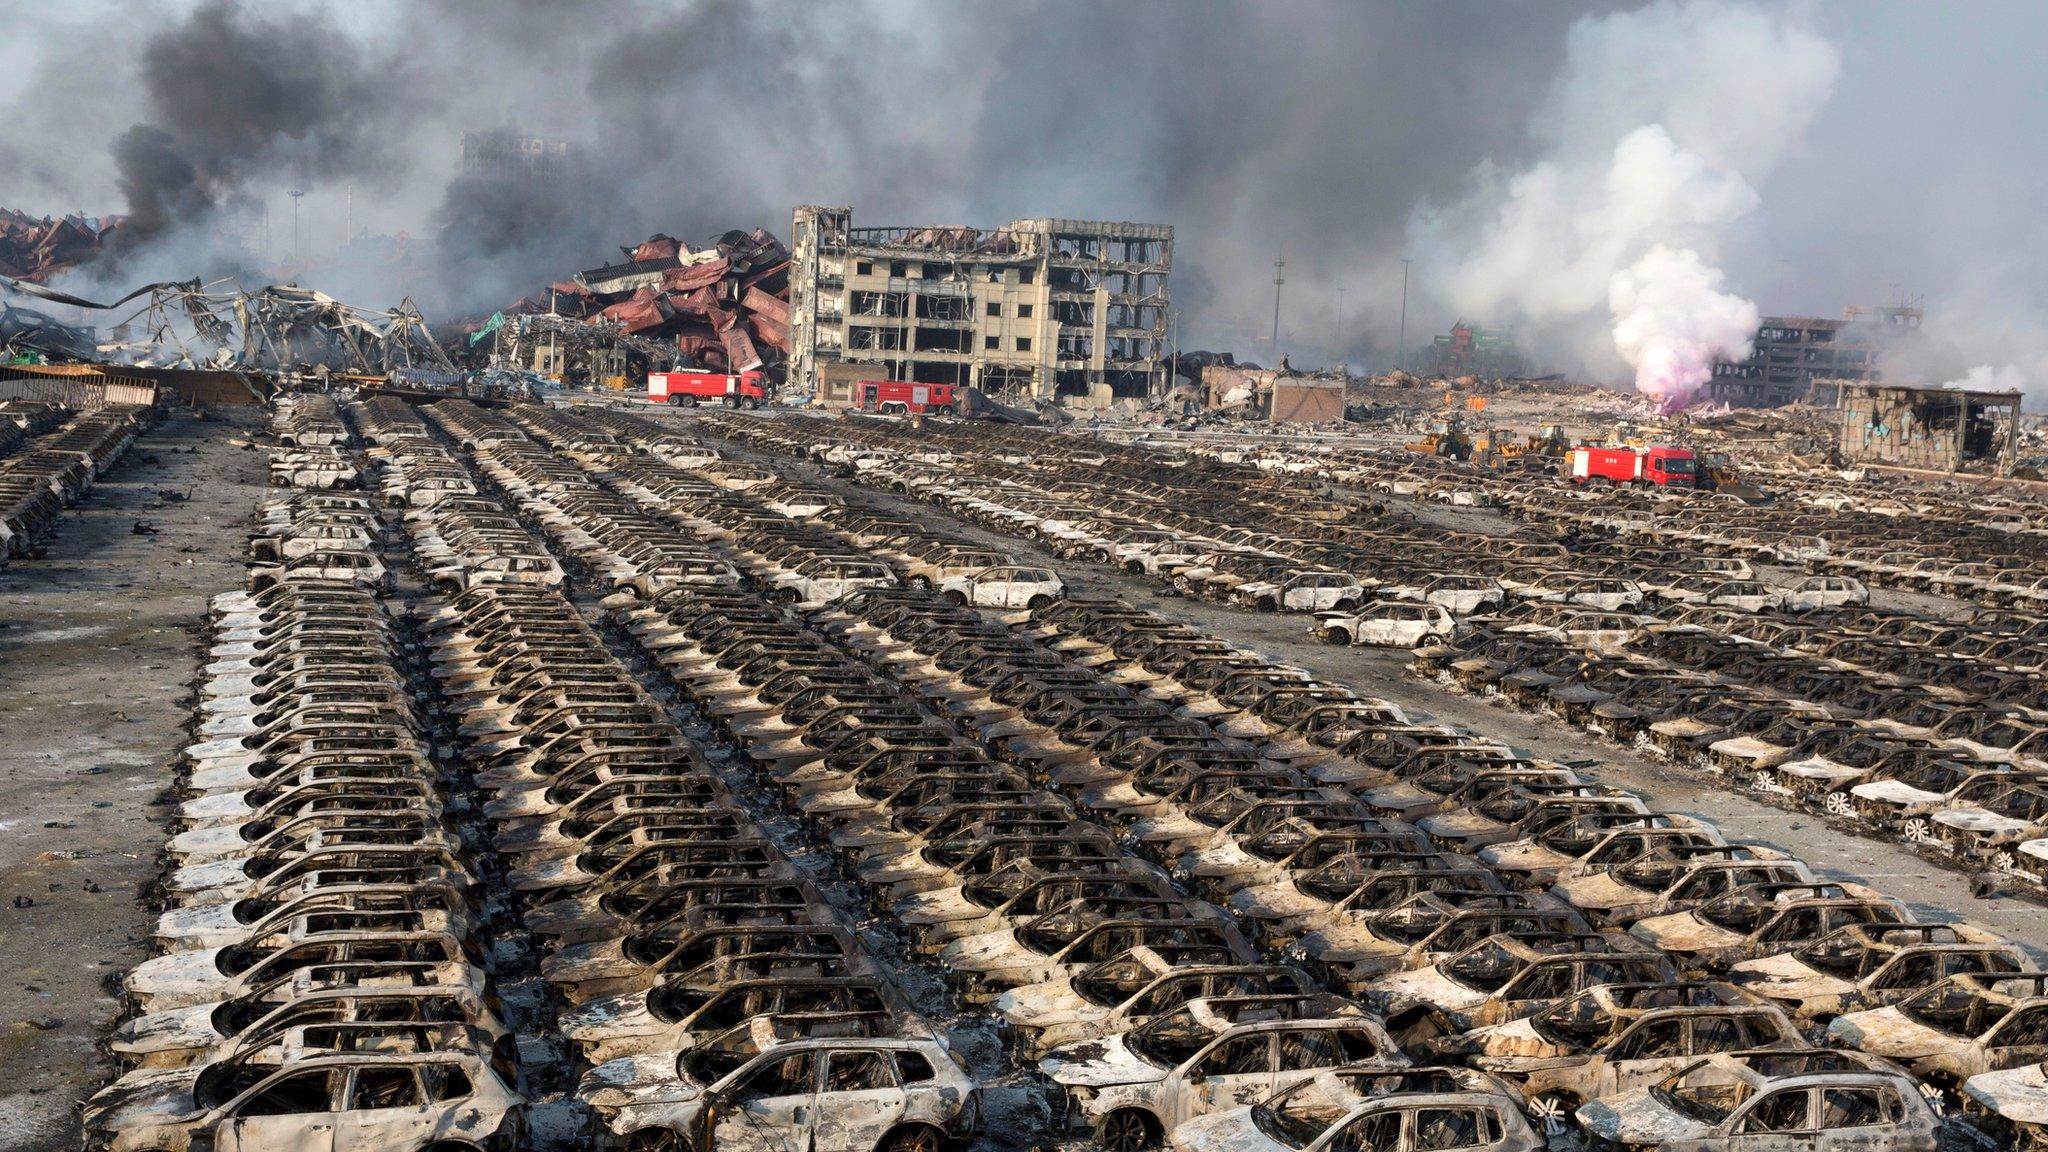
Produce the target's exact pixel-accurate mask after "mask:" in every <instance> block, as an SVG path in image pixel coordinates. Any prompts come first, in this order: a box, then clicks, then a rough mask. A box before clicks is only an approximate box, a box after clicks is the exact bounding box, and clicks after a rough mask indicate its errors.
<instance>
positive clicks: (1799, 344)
mask: <svg viewBox="0 0 2048 1152" xmlns="http://www.w3.org/2000/svg"><path fill="white" fill-rule="evenodd" d="M1920 320H1921V310H1920V309H1918V308H1904V307H1899V308H1864V307H1856V306H1851V307H1849V308H1847V309H1844V310H1843V313H1842V318H1841V319H1840V320H1828V319H1821V318H1817V317H1811V316H1766V317H1764V318H1763V323H1762V324H1761V325H1759V326H1758V328H1757V333H1756V341H1755V345H1754V347H1755V351H1754V352H1752V353H1751V354H1750V356H1749V358H1748V359H1746V360H1742V361H1723V362H1721V363H1718V364H1715V365H1714V375H1713V378H1712V379H1711V380H1709V381H1708V382H1707V393H1706V399H1708V400H1710V401H1717V402H1720V403H1725V404H1729V405H1731V406H1733V407H1737V408H1779V407H1783V406H1784V405H1787V404H1797V403H1800V402H1802V401H1809V400H1811V401H1816V402H1819V403H1822V404H1824V405H1825V404H1831V403H1833V397H1832V396H1831V395H1829V394H1828V393H1831V392H1832V391H1833V389H1834V387H1835V385H1834V384H1833V383H1832V382H1834V381H1867V382H1871V383H1875V382H1878V381H1881V380H1883V379H1884V368H1883V364H1882V357H1883V353H1884V351H1885V348H1886V346H1888V345H1889V344H1891V343H1893V342H1894V341H1895V340H1897V339H1898V338H1899V337H1900V336H1902V335H1905V334H1907V333H1910V332H1916V331H1918V330H1919V328H1920ZM1824 382H1825V383H1824ZM1817 384H1819V385H1823V386H1822V388H1821V390H1820V394H1816V392H1815V386H1816V385H1817Z"/></svg>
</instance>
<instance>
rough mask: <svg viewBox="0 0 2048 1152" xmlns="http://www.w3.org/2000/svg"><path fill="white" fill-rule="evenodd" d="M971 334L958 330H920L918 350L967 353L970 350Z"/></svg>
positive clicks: (918, 333) (918, 331) (918, 332)
mask: <svg viewBox="0 0 2048 1152" xmlns="http://www.w3.org/2000/svg"><path fill="white" fill-rule="evenodd" d="M968 339H969V334H968V333H967V332H964V331H961V330H960V329H958V328H919V329H918V330H917V350H918V351H920V352H965V351H967V350H968V344H967V342H968Z"/></svg>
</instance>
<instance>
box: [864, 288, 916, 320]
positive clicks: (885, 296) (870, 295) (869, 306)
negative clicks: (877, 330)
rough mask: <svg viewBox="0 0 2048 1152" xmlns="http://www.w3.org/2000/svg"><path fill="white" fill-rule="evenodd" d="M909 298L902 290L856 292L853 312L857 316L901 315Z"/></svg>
mask: <svg viewBox="0 0 2048 1152" xmlns="http://www.w3.org/2000/svg"><path fill="white" fill-rule="evenodd" d="M907 299H908V298H907V297H906V296H905V294H904V293H901V292H855V293H854V294H853V312H854V315H856V316H901V315H903V313H904V304H905V302H906V301H907Z"/></svg>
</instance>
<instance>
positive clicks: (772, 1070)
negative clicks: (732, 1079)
mask: <svg viewBox="0 0 2048 1152" xmlns="http://www.w3.org/2000/svg"><path fill="white" fill-rule="evenodd" d="M810 1091H811V1053H809V1052H799V1053H796V1054H795V1055H793V1056H786V1057H784V1058H782V1059H780V1060H774V1061H770V1062H769V1063H767V1064H764V1065H762V1066H761V1067H759V1068H756V1069H755V1070H754V1072H753V1074H752V1075H750V1076H748V1077H747V1078H746V1080H745V1082H743V1083H742V1084H741V1085H740V1086H739V1087H738V1088H737V1089H736V1090H734V1092H733V1102H734V1103H736V1104H744V1103H746V1102H747V1101H749V1100H766V1099H768V1098H769V1097H771V1096H807V1095H809V1094H810Z"/></svg>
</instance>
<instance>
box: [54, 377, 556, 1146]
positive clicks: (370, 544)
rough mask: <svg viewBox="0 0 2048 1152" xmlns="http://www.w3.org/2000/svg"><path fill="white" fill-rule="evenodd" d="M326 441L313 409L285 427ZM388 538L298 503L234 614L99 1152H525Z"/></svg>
mask: <svg viewBox="0 0 2048 1152" xmlns="http://www.w3.org/2000/svg"><path fill="white" fill-rule="evenodd" d="M322 421H327V422H330V427H338V426H339V425H338V417H337V415H336V414H335V412H334V410H333V408H332V407H331V405H321V404H314V405H310V406H308V405H303V404H298V403H289V402H288V403H286V404H283V405H281V406H280V409H279V412H278V414H277V418H276V420H275V427H276V430H277V431H279V432H285V431H287V430H289V429H291V428H294V427H300V428H303V427H306V426H308V425H309V424H315V423H319V422H322ZM325 447H326V449H327V450H329V451H332V452H334V453H337V454H342V455H348V454H349V453H350V449H349V446H348V444H347V440H346V436H345V434H344V435H342V436H341V437H339V438H336V439H333V440H331V441H329V442H328V444H326V445H325ZM388 535H389V532H388V527H387V524H386V523H385V521H384V519H383V517H382V516H381V515H380V508H379V502H378V501H377V500H376V499H375V498H374V497H372V496H370V495H368V494H363V493H355V492H341V491H332V490H324V489H322V488H319V487H313V488H300V487H289V486H281V487H277V488H274V489H272V491H271V493H270V495H269V496H268V497H267V498H266V500H265V502H264V504H263V506H262V508H261V509H260V510H259V512H258V518H257V525H256V529H255V531H254V532H253V534H252V538H251V542H250V562H249V569H248V572H249V587H248V588H247V590H243V591H237V592H230V593H224V594H222V595H220V596H218V597H216V598H215V599H214V601H213V603H212V608H211V617H212V635H211V642H210V645H209V647H208V650H207V661H206V663H205V665H204V667H203V670H202V675H201V679H200V682H199V697H200V704H199V706H198V716H197V719H196V721H195V728H194V741H193V743H192V744H190V745H189V746H188V747H187V748H186V750H185V753H184V755H183V757H182V759H181V762H180V764H179V767H178V779H177V783H176V794H177V795H178V797H179V800H180V802H179V805H178V808H177V815H176V828H177V831H176V834H175V835H174V836H173V837H172V838H171V840H170V841H169V843H168V844H167V845H166V847H165V850H164V860H165V863H166V867H167V871H166V872H165V874H164V876H163V877H162V879H161V881H160V882H159V884H158V886H157V888H156V890H155V903H156V904H157V905H158V907H159V916H158V921H157V925H156V929H155V931H154V933H153V944H154V945H155V947H156V949H157V950H158V952H159V955H157V956H155V957H154V958H152V959H150V960H147V961H145V962H143V963H141V964H139V965H138V966H136V967H135V968H134V969H132V970H131V971H130V972H128V973H127V975H126V976H125V977H124V979H123V981H122V984H121V988H122V993H123V997H124V1000H125V1002H126V1004H127V1005H128V1006H129V1008H130V1009H131V1013H130V1015H129V1016H128V1017H127V1018H126V1019H125V1020H124V1021H123V1022H122V1023H121V1024H120V1025H119V1026H118V1028H117V1029H116V1031H115V1032H114V1034H113V1035H112V1037H111V1038H110V1039H109V1041H108V1045H107V1047H108V1049H109V1051H110V1052H111V1054H112V1055H113V1056H114V1057H115V1058H116V1059H117V1060H118V1061H119V1062H120V1063H121V1064H122V1066H123V1071H122V1072H121V1074H120V1075H119V1076H118V1078H117V1079H115V1080H114V1082H113V1083H111V1084H110V1085H108V1086H107V1087H106V1088H105V1089H103V1090H101V1091H100V1092H99V1093H97V1094H95V1095H94V1096H93V1097H92V1098H91V1099H89V1100H88V1101H86V1103H85V1104H84V1106H83V1123H84V1130H85V1142H86V1146H87V1147H88V1148H92V1149H116V1150H121V1152H128V1150H135V1152H144V1150H155V1152H183V1150H186V1149H192V1150H199V1149H209V1150H221V1152H228V1150H253V1149H273V1148H321V1149H328V1148H334V1149H357V1148H361V1149H368V1148H378V1149H384V1148H391V1149H420V1148H427V1147H448V1148H469V1149H478V1150H485V1149H487V1150H490V1152H511V1150H512V1149H515V1148H518V1147H520V1146H522V1132H523V1129H522V1119H523V1115H524V1099H523V1097H522V1096H521V1094H520V1087H521V1076H522V1072H521V1067H520V1058H519V1052H518V1043H517V1040H516V1038H515V1035H514V1032H513V1028H512V1023H511V1015H512V1013H511V1011H510V1010H509V1009H508V1008H507V1006H506V1004H505V1003H504V1002H503V1001H502V1000H501V999H500V998H499V995H498V990H497V988H496V986H495V984H494V981H493V978H492V975H491V973H492V972H493V970H494V968H495V966H496V965H495V963H494V960H493V958H492V951H493V948H494V944H495V942H496V940H497V938H498V936H499V933H500V932H501V931H502V930H503V927H504V924H503V920H504V917H503V913H502V910H500V909H497V908H494V907H492V906H491V904H490V903H489V902H488V900H487V890H486V887H485V885H484V883H483V879H484V877H483V875H482V872H481V868H480V866H479V861H478V860H477V858H476V856H475V854H474V853H473V852H472V851H471V850H470V843H469V839H468V837H469V836H470V834H471V827H470V825H469V824H468V823H467V822H466V820H465V817H464V816H463V814H462V813H463V808H462V804H461V800H460V797H459V795H457V794H455V793H454V792H453V791H452V790H451V788H450V787H449V766H448V765H447V764H445V763H444V762H443V761H442V759H441V757H440V756H439V755H438V753H437V750H436V742H437V739H438V738H439V733H438V732H437V727H436V721H435V717H434V715H433V714H432V712H431V711H430V710H429V709H428V708H426V707H425V700H426V697H427V690H426V686H425V683H424V680H425V677H424V671H423V669H422V668H421V667H420V666H419V662H418V660H417V659H416V658H415V657H416V650H415V637H414V636H413V635H412V634H411V631H410V629H409V627H408V626H407V624H406V623H405V621H404V620H403V618H402V613H401V612H399V611H397V610H396V609H395V605H394V603H393V602H392V601H391V600H389V599H387V598H386V596H385V592H386V590H387V586H388V584H389V575H388V573H387V572H386V569H385V567H384V556H383V550H384V545H385V543H386V542H387V538H388Z"/></svg>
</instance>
